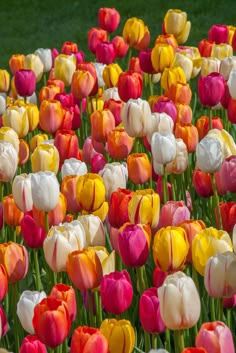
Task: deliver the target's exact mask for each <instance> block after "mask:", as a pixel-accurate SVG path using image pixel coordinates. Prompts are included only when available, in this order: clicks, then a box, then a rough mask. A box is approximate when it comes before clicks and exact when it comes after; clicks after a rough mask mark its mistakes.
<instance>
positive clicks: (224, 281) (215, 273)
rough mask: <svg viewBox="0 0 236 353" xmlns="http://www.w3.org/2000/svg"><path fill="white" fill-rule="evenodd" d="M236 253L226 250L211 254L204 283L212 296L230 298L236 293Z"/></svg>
mask: <svg viewBox="0 0 236 353" xmlns="http://www.w3.org/2000/svg"><path fill="white" fill-rule="evenodd" d="M235 267H236V255H235V254H234V253H233V252H230V251H228V252H225V253H222V254H215V255H214V256H211V257H210V258H209V259H208V261H207V264H206V267H205V271H204V285H205V288H206V290H207V293H208V294H209V295H210V297H212V298H225V297H226V298H229V297H232V296H233V295H234V294H235V293H236V281H235V278H234V273H235Z"/></svg>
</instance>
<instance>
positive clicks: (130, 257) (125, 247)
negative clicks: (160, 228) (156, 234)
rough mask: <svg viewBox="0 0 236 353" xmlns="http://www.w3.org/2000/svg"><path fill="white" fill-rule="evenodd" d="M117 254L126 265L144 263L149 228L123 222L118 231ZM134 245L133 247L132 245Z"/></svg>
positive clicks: (149, 235)
mask: <svg viewBox="0 0 236 353" xmlns="http://www.w3.org/2000/svg"><path fill="white" fill-rule="evenodd" d="M117 236H118V248H119V254H120V256H121V258H122V261H123V262H124V264H125V265H126V266H128V267H141V266H143V265H145V263H146V262H147V259H148V255H149V248H150V241H151V229H150V227H149V226H147V225H142V224H133V223H129V222H128V223H125V224H124V225H123V226H122V227H121V228H120V229H119V232H118V235H117ZM133 244H136V245H135V249H134V246H133Z"/></svg>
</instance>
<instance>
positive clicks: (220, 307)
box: [218, 298, 224, 322]
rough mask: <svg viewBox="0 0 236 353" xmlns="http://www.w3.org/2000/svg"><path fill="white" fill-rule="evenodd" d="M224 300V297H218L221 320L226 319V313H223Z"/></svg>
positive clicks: (219, 318)
mask: <svg viewBox="0 0 236 353" xmlns="http://www.w3.org/2000/svg"><path fill="white" fill-rule="evenodd" d="M223 314H224V313H223V301H222V298H219V299H218V320H219V321H222V322H223V321H224V315H223Z"/></svg>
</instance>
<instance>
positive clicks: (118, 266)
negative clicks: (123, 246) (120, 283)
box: [116, 252, 123, 272]
mask: <svg viewBox="0 0 236 353" xmlns="http://www.w3.org/2000/svg"><path fill="white" fill-rule="evenodd" d="M116 270H117V271H120V272H121V271H122V270H123V263H122V259H121V257H120V254H118V253H117V252H116Z"/></svg>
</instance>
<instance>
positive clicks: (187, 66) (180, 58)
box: [171, 52, 193, 82]
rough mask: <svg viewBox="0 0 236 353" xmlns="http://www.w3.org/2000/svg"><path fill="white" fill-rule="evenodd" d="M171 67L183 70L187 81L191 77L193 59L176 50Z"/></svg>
mask: <svg viewBox="0 0 236 353" xmlns="http://www.w3.org/2000/svg"><path fill="white" fill-rule="evenodd" d="M171 67H172V68H174V67H181V68H182V69H183V70H184V73H185V76H186V81H187V82H188V81H189V80H190V79H191V78H192V75H193V60H192V59H191V58H190V57H189V56H188V55H186V54H184V53H181V52H176V53H175V56H174V59H173V62H172V65H171Z"/></svg>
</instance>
